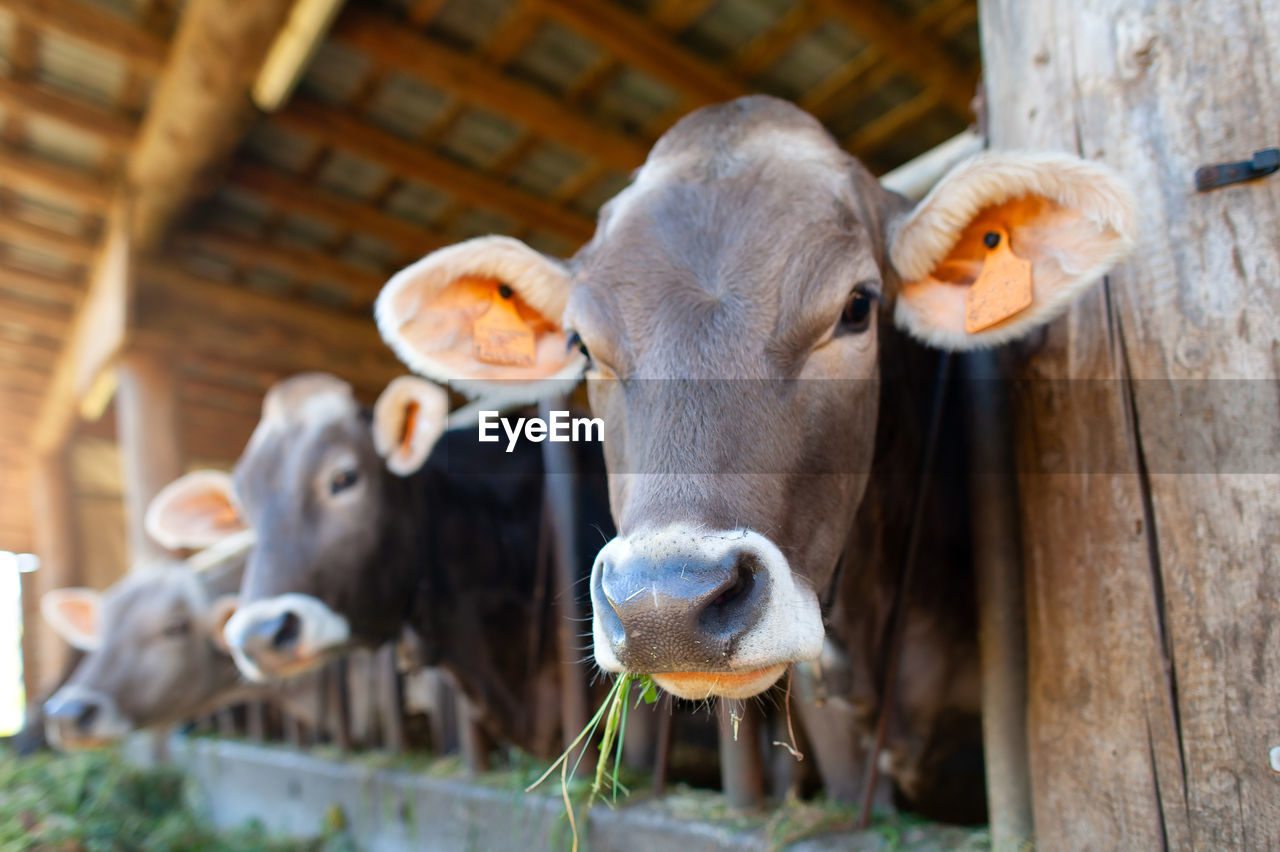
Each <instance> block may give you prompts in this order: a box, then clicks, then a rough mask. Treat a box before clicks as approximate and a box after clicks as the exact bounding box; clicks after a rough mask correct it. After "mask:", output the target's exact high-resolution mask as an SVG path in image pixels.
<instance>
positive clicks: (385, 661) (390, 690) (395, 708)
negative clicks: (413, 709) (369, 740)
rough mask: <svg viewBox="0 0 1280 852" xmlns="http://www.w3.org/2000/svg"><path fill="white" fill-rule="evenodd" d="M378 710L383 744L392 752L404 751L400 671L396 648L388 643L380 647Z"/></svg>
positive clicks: (378, 655)
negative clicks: (397, 668) (397, 665)
mask: <svg viewBox="0 0 1280 852" xmlns="http://www.w3.org/2000/svg"><path fill="white" fill-rule="evenodd" d="M377 657H378V662H377V666H378V712H379V715H380V718H381V721H382V744H383V747H384V748H385V749H386V750H387V751H389V752H391V753H392V754H400V753H401V752H402V751H404V742H405V741H404V718H403V716H402V715H401V701H400V673H399V672H397V671H396V649H395V646H394V645H391V644H386V645H383V646H382V647H381V648H379V649H378V654H377Z"/></svg>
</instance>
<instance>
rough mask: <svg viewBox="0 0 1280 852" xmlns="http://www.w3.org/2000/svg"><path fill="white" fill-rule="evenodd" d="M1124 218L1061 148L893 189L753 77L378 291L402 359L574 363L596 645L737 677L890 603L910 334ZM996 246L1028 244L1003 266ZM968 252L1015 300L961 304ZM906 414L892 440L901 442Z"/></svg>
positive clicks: (974, 340)
mask: <svg viewBox="0 0 1280 852" xmlns="http://www.w3.org/2000/svg"><path fill="white" fill-rule="evenodd" d="M1135 222H1136V214H1135V211H1134V204H1133V202H1132V200H1131V196H1130V194H1129V193H1128V191H1127V190H1126V188H1125V187H1124V185H1123V183H1122V182H1120V181H1119V180H1118V179H1117V178H1116V177H1115V176H1114V175H1113V174H1112V173H1111V172H1110V171H1108V170H1107V169H1105V168H1103V167H1101V166H1099V165H1096V164H1092V163H1087V162H1084V161H1081V160H1079V159H1076V158H1074V157H1068V156H1064V155H1056V154H1025V153H1023V154H1002V153H986V154H983V155H979V156H978V157H975V158H973V159H972V160H969V161H967V162H965V163H962V164H961V165H959V166H957V167H955V168H954V169H953V170H952V171H951V173H949V174H948V175H947V176H946V177H944V178H943V180H942V181H941V182H940V183H939V184H938V185H937V186H936V187H935V188H934V190H933V191H932V192H931V193H930V194H929V195H928V196H927V197H926V198H925V199H924V200H923V201H921V202H920V203H919V204H917V205H915V206H914V207H913V206H912V205H911V203H910V202H908V201H907V200H906V199H904V198H902V197H901V196H898V195H895V194H894V193H892V192H889V191H887V190H885V189H883V188H882V187H881V186H880V185H879V184H878V183H877V182H876V180H875V179H874V178H873V177H872V175H871V174H870V173H869V172H868V171H867V170H866V169H865V168H864V167H863V166H862V165H861V164H860V163H858V162H857V160H855V159H854V158H853V157H851V156H849V155H848V154H846V153H845V152H844V151H843V150H841V148H840V146H839V145H838V144H836V142H835V141H834V140H833V139H832V138H831V137H830V136H829V135H828V134H827V133H826V131H825V130H824V129H823V127H822V126H821V125H820V124H819V123H818V122H817V121H816V120H814V119H813V118H812V117H811V116H809V115H807V114H805V113H804V112H802V111H801V110H799V109H797V108H796V107H794V106H793V105H791V104H788V103H786V102H783V101H780V100H777V99H773V98H768V97H748V98H742V99H739V100H736V101H733V102H730V103H727V104H722V105H718V106H713V107H707V108H705V109H701V110H698V111H697V112H695V113H693V114H691V115H689V116H687V117H685V118H684V119H682V120H681V121H680V122H678V123H677V124H676V125H675V126H674V127H673V128H672V129H671V130H669V131H668V132H667V133H666V134H664V136H663V137H662V138H661V139H660V140H659V141H658V143H657V144H656V145H655V146H654V148H653V150H652V152H651V153H650V155H649V157H648V159H647V161H646V163H645V164H644V166H643V167H642V168H641V169H640V170H639V171H638V172H637V173H636V175H635V177H634V179H633V181H632V183H631V184H630V185H629V186H628V187H627V188H626V189H624V190H623V191H622V192H621V193H619V194H618V195H617V196H616V197H615V198H613V199H612V200H611V201H610V202H609V203H607V204H606V205H605V206H604V207H603V208H602V210H601V213H600V217H599V222H598V225H597V229H596V233H595V235H594V237H593V239H592V240H591V241H590V242H589V243H588V244H587V245H586V246H585V247H584V248H583V249H582V250H581V251H580V252H578V254H577V255H576V256H574V257H573V258H572V259H571V260H570V261H568V262H567V263H560V262H557V261H555V260H552V259H550V258H547V257H545V256H543V255H541V254H538V253H537V252H535V251H533V250H531V249H529V248H528V247H526V246H524V245H523V244H521V243H519V242H517V241H515V240H511V239H508V238H500V237H487V238H481V239H476V240H471V241H469V242H466V243H462V244H459V245H455V246H452V247H449V248H446V249H442V250H440V251H438V252H435V253H433V254H432V255H429V256H428V257H426V258H424V259H423V260H421V261H419V262H418V263H416V264H414V265H413V266H411V267H409V268H408V269H406V270H404V271H403V272H401V273H399V274H398V275H397V276H395V277H394V278H393V279H392V280H391V281H390V282H389V283H388V285H387V286H386V287H385V288H384V290H383V292H382V294H381V295H380V297H379V299H378V304H377V317H378V323H379V327H380V329H381V331H382V334H383V336H384V338H386V339H387V341H388V342H389V343H390V344H391V345H392V347H393V348H394V349H395V350H396V352H397V353H398V354H399V355H400V356H401V358H402V359H403V360H404V361H405V362H406V363H408V364H409V365H410V366H411V367H413V368H414V369H415V370H416V371H417V372H420V373H422V374H424V375H427V376H430V377H432V378H436V379H441V380H452V381H455V382H458V380H462V381H463V382H464V383H465V384H464V385H463V387H464V388H465V389H469V390H475V389H476V388H477V387H478V386H483V385H488V386H489V387H490V389H492V388H494V387H499V386H500V387H502V388H503V389H504V390H506V391H508V392H512V393H518V392H521V391H523V393H524V394H525V395H526V396H530V397H532V396H536V395H537V394H539V393H540V392H542V391H543V390H544V389H545V387H537V384H538V383H542V385H544V386H545V385H546V384H547V383H548V382H550V383H552V384H560V385H562V384H563V382H564V380H566V379H567V378H570V377H572V376H574V375H577V373H578V371H580V370H582V369H583V367H585V366H587V365H588V364H589V371H588V372H587V378H588V391H589V394H590V398H591V405H592V409H593V413H594V414H595V415H597V416H599V417H601V418H603V420H604V422H605V456H606V460H607V463H608V468H609V473H610V477H609V480H610V497H611V504H612V510H613V513H614V517H615V519H616V521H617V526H618V531H619V534H618V536H617V537H616V538H614V539H613V540H612V541H610V542H609V543H608V544H607V545H606V546H605V547H604V548H603V549H602V550H601V551H600V553H599V555H598V556H597V559H596V562H595V566H594V570H593V574H592V581H591V593H592V600H593V603H594V617H593V634H594V639H595V657H596V660H597V662H598V663H599V665H600V666H601V667H602V668H603V669H605V670H608V671H622V670H624V669H625V670H631V671H639V672H651V673H652V674H653V676H654V680H655V681H656V682H657V683H658V684H659V685H660V686H662V687H663V688H665V689H667V690H669V691H671V692H673V693H675V694H676V695H680V696H686V697H706V696H712V695H719V696H728V697H743V696H750V695H755V694H757V693H759V692H761V691H762V690H764V689H767V688H768V687H769V686H770V685H772V684H773V683H774V682H776V681H777V680H778V678H779V677H780V676H781V675H782V673H783V672H784V671H786V670H787V668H788V666H789V665H791V664H792V663H795V662H799V661H806V660H812V659H814V658H816V657H817V656H818V655H819V652H820V651H821V649H822V647H823V642H824V633H825V632H826V631H824V623H823V611H822V610H823V608H822V606H821V605H820V602H821V601H823V600H826V599H828V598H829V599H831V600H833V601H834V602H835V604H834V605H835V609H834V610H833V611H832V613H831V616H832V618H831V622H830V625H829V630H830V634H831V635H832V637H833V638H834V639H835V640H836V641H837V642H838V643H839V644H840V645H841V646H843V647H844V648H846V649H849V651H850V653H851V654H853V655H854V656H855V657H856V656H861V655H863V649H864V648H865V645H866V641H867V639H866V634H867V633H868V632H872V633H874V632H876V631H874V630H872V631H868V629H867V628H868V625H872V626H874V625H876V624H877V623H879V622H880V621H882V620H883V617H884V613H885V607H886V603H887V601H888V600H889V599H891V597H892V591H893V586H892V583H893V572H894V571H896V568H897V566H896V565H893V564H892V563H891V562H888V561H887V559H888V555H889V552H890V551H891V550H892V548H888V547H887V546H886V539H887V538H888V537H889V536H891V535H899V534H900V533H902V529H901V527H900V526H899V527H896V528H889V526H888V524H889V521H890V520H891V519H892V518H893V517H895V512H894V511H893V507H892V506H891V505H889V504H890V503H892V502H895V501H896V502H898V503H901V502H902V498H900V497H897V498H893V499H892V500H891V499H890V497H891V496H892V495H890V494H888V493H887V492H888V490H891V489H890V488H889V486H890V485H893V483H890V482H889V480H887V479H884V478H878V477H881V468H882V464H881V463H882V461H884V459H882V457H881V456H880V455H879V449H880V448H882V447H884V446H885V444H886V443H889V442H890V439H894V438H896V437H897V435H896V433H897V432H898V431H899V430H900V429H902V428H904V427H903V424H901V423H899V422H896V421H895V420H894V419H893V418H896V417H897V413H896V412H897V410H898V408H899V407H900V405H901V402H902V400H901V397H902V395H904V394H905V393H907V392H908V391H909V390H910V387H909V382H907V381H906V378H907V377H909V376H910V371H909V370H908V368H907V364H906V362H907V360H908V359H909V358H910V357H911V356H910V354H904V353H908V350H910V349H911V348H912V347H913V345H912V344H908V342H907V340H906V336H909V337H910V338H913V339H914V340H916V341H920V342H923V343H924V344H927V345H929V346H932V347H935V348H940V349H950V350H965V349H973V348H978V347H988V346H994V345H997V344H1000V343H1004V342H1006V341H1010V340H1014V339H1016V338H1019V337H1022V336H1024V335H1025V334H1027V333H1028V332H1029V331H1030V330H1032V329H1034V328H1036V327H1038V326H1040V325H1042V324H1044V323H1046V322H1048V321H1050V320H1052V319H1054V318H1055V317H1057V316H1059V315H1060V314H1061V313H1062V312H1063V311H1065V310H1066V309H1067V307H1068V306H1069V305H1070V304H1071V303H1072V302H1073V300H1075V299H1076V298H1077V297H1078V296H1079V295H1080V294H1081V293H1083V292H1084V291H1085V289H1086V288H1088V287H1089V286H1090V284H1091V283H1092V282H1093V281H1095V280H1096V279H1097V278H1098V277H1099V276H1101V275H1102V274H1103V273H1104V272H1105V271H1106V270H1107V269H1108V268H1109V267H1110V266H1111V265H1112V264H1113V263H1115V262H1116V261H1117V260H1118V259H1119V258H1120V257H1122V256H1123V255H1124V254H1125V252H1126V251H1127V250H1128V249H1129V247H1130V246H1131V244H1132V241H1133V235H1134V233H1135ZM1010 251H1011V252H1012V260H1011V259H1010V256H1009V254H1008V253H1009V252H1010ZM1001 257H1003V258H1004V260H1005V262H1006V263H1008V264H1012V265H1014V266H1016V265H1017V264H1018V263H1019V261H1022V262H1025V263H1026V264H1027V266H1028V269H1029V272H1027V273H1023V274H1022V275H1013V276H1012V277H1008V276H1006V277H1005V278H1004V279H1001V280H996V273H997V272H998V271H999V270H998V268H997V261H998V260H999V259H1000V258H1001ZM987 264H990V271H989V274H988V275H986V276H984V277H983V278H982V281H983V283H984V286H987V285H990V286H995V287H996V289H997V290H1000V289H1001V288H1002V287H1006V286H1007V289H1008V291H1009V293H1011V294H1012V295H1014V296H1015V297H1016V296H1019V295H1024V296H1025V297H1026V303H1025V305H1024V304H1023V303H1022V302H1021V301H1017V300H1015V301H1014V302H1013V303H1012V304H1011V305H1010V306H1008V307H1006V308H1005V309H1004V310H1000V309H999V308H1000V305H999V304H994V305H993V304H988V305H986V308H988V309H987V310H984V309H983V308H984V306H983V305H982V304H981V303H977V304H976V305H975V306H970V305H967V303H966V302H967V298H968V296H969V293H970V290H971V289H973V288H972V285H973V284H974V283H975V282H976V281H977V280H978V278H979V274H980V272H981V271H982V270H983V269H984V266H986V265H987ZM1028 279H1029V280H1028ZM1020 287H1027V288H1029V292H1028V293H1025V294H1019V293H1018V290H1019V288H1020ZM974 292H975V294H976V295H980V294H981V293H982V291H980V290H975V291H974ZM495 293H498V294H499V295H498V296H495V295H494V294H495ZM506 294H510V301H512V302H513V303H514V305H515V306H516V309H517V311H518V313H519V315H520V316H521V317H522V318H523V320H524V325H525V328H524V332H525V333H527V334H529V335H532V336H533V338H534V342H535V346H534V347H533V348H532V353H531V356H532V357H513V355H512V353H509V352H503V351H497V352H496V357H495V353H494V351H493V348H492V345H491V344H492V342H493V341H492V340H490V339H489V338H488V336H487V335H488V332H487V331H485V332H484V333H482V334H479V335H478V334H477V333H476V332H475V323H476V321H477V319H478V318H480V317H481V316H483V315H484V314H485V313H486V311H488V310H491V307H490V306H491V305H497V304H498V301H497V299H498V298H500V297H501V296H503V295H506ZM976 295H975V299H976ZM904 333H905V335H904ZM482 338H483V339H482ZM486 347H488V349H486ZM476 352H479V353H480V355H481V356H484V357H483V358H480V357H478V356H477V355H476V354H475V353H476ZM521 354H522V353H520V352H516V353H514V355H515V356H519V355H521ZM917 387H919V386H918V385H917ZM906 437H908V436H904V437H903V439H902V440H899V441H897V443H900V444H903V445H904V446H902V447H900V448H898V449H896V450H895V452H896V453H897V454H898V456H899V458H901V457H902V456H903V454H908V455H909V453H910V452H913V451H918V449H919V445H918V444H916V445H915V446H914V447H913V446H911V443H910V441H908V440H906ZM902 481H906V480H902ZM902 481H899V482H898V483H897V485H896V486H894V487H895V488H896V489H897V490H898V491H900V490H901V483H902ZM869 483H870V484H869ZM864 495H867V496H868V498H870V497H875V498H876V499H874V500H870V499H869V500H865V501H864V499H863V498H864ZM908 499H909V495H908ZM860 506H863V507H864V511H863V512H862V513H861V514H860V512H859V507H860ZM872 513H880V516H881V517H882V518H885V519H886V521H885V523H883V524H876V523H874V517H873V514H872ZM929 532H930V531H929V530H928V529H926V530H924V535H925V536H926V538H927V537H928V535H929ZM895 546H896V545H895ZM839 564H842V565H843V566H844V567H843V570H842V571H841V572H840V574H839V580H840V586H841V588H839V589H836V590H834V593H832V592H831V590H829V586H830V584H831V583H832V579H833V577H834V576H836V567H837V565H839ZM932 567H933V568H934V569H935V570H939V571H943V572H944V573H945V568H946V565H945V564H936V565H934V566H932ZM886 583H887V584H888V585H886ZM930 597H931V598H932V600H931V601H930V603H931V605H933V606H934V607H935V609H934V611H933V612H926V613H924V618H923V623H924V624H925V625H926V626H927V625H929V624H933V625H937V626H939V629H940V630H941V632H940V633H939V634H938V635H940V636H943V637H945V636H946V635H947V632H946V630H945V629H944V628H945V625H946V624H947V622H948V621H949V620H951V619H952V616H951V614H950V613H948V612H947V611H946V608H947V602H946V600H945V599H942V600H939V598H941V597H942V596H940V595H932V596H930ZM939 607H940V609H939ZM912 614H913V621H916V620H919V619H917V618H916V616H917V614H916V612H915V611H913V613H912ZM928 632H929V631H928V630H927V629H926V630H925V631H924V633H925V634H927V633H928ZM938 645H939V642H938V641H936V638H935V639H930V640H928V641H926V642H925V643H924V645H923V646H922V647H935V648H936V647H937V646H938ZM964 647H965V648H966V649H969V648H972V642H971V641H970V642H969V644H967V645H965V646H964ZM938 652H939V653H954V652H953V651H951V650H950V649H948V648H946V646H945V642H944V643H942V648H941V649H939V651H938ZM924 662H925V663H930V665H927V666H925V667H924V668H925V669H926V670H927V669H930V668H932V669H937V668H938V667H937V666H933V665H931V661H929V660H928V659H927V658H926V659H925V660H924ZM931 677H933V676H932V675H931ZM937 679H938V680H939V681H941V682H939V683H937V684H935V686H936V690H944V691H945V690H948V689H951V686H952V684H953V683H955V682H956V681H955V678H953V677H952V676H951V675H950V674H948V675H947V676H946V677H940V676H939V677H937ZM961 680H963V678H961ZM907 687H908V688H907V690H906V692H907V693H908V695H907V696H905V697H904V700H912V701H918V700H920V699H919V697H918V695H917V693H921V692H923V693H926V694H927V693H928V692H930V689H929V688H927V685H925V684H920V683H913V682H911V681H908V683H907ZM936 690H934V691H935V692H936ZM961 691H962V692H963V691H964V690H961ZM932 700H934V701H935V703H936V701H937V700H938V699H937V698H936V697H935V699H932ZM907 715H908V716H910V715H911V714H910V713H908V714H907ZM926 715H928V716H929V717H931V718H933V717H936V714H933V713H929V714H926Z"/></svg>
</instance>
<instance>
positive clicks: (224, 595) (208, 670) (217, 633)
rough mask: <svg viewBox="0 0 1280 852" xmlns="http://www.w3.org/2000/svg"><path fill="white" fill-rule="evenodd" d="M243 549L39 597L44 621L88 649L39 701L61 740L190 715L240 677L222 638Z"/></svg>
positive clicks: (102, 736) (90, 738)
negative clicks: (209, 563) (102, 586)
mask: <svg viewBox="0 0 1280 852" xmlns="http://www.w3.org/2000/svg"><path fill="white" fill-rule="evenodd" d="M243 569H244V558H243V554H241V555H240V556H233V557H231V558H229V559H227V558H224V559H223V560H222V561H221V562H220V563H219V564H218V565H216V566H214V567H210V568H205V569H198V568H195V567H192V566H191V565H188V564H183V563H176V564H163V565H159V566H155V567H151V568H146V569H141V570H138V571H134V572H131V573H130V574H129V575H128V576H126V577H125V578H124V579H122V580H120V581H119V582H117V583H116V584H115V585H113V586H111V588H109V589H107V590H106V591H105V592H103V593H101V594H100V593H98V592H96V591H94V590H92V589H82V588H68V589H54V590H52V591H50V592H47V593H46V594H45V596H44V597H43V598H42V599H41V601H40V606H41V611H42V613H43V615H44V617H45V620H46V621H48V622H49V624H50V625H51V626H52V627H53V628H54V629H55V630H56V631H57V632H58V633H60V634H61V635H62V636H63V638H65V639H66V640H67V642H68V643H70V644H71V645H72V646H73V647H76V648H78V649H80V650H82V651H85V652H86V656H85V657H84V659H83V660H81V662H80V664H79V665H78V666H77V667H76V670H75V671H74V672H73V673H72V674H71V677H70V678H69V679H68V680H67V682H66V684H64V685H63V686H62V688H61V689H59V690H58V691H57V692H56V693H54V695H53V696H52V697H51V698H50V699H49V700H48V701H46V702H45V705H44V716H45V729H46V735H47V736H48V738H49V741H50V742H52V743H53V744H54V745H56V746H58V747H59V748H84V747H90V746H94V745H98V744H101V743H105V742H109V741H112V740H115V739H118V738H120V737H122V736H124V735H125V734H127V733H129V732H130V731H132V730H134V729H137V728H143V727H146V726H148V725H156V724H162V723H165V722H173V721H177V720H180V719H186V718H190V717H191V716H194V715H196V714H197V713H199V712H202V709H203V708H204V707H205V706H206V705H207V704H208V703H209V702H210V701H211V700H213V699H215V698H216V697H218V696H219V694H220V693H222V692H224V691H225V690H226V689H228V688H230V687H232V686H233V685H234V684H235V682H236V681H237V679H238V674H237V672H236V669H235V665H234V664H233V663H232V662H231V658H230V656H228V654H227V649H226V645H225V644H224V643H223V641H222V628H223V625H224V624H225V623H226V620H227V618H228V617H229V616H230V614H231V612H232V611H233V610H234V609H235V589H236V587H237V586H239V584H240V578H241V575H242V573H243Z"/></svg>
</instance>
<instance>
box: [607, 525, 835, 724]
mask: <svg viewBox="0 0 1280 852" xmlns="http://www.w3.org/2000/svg"><path fill="white" fill-rule="evenodd" d="M591 603H592V608H593V610H594V615H593V618H592V633H593V635H594V639H595V655H596V662H597V663H598V664H599V665H600V667H601V668H602V669H604V670H606V671H615V672H617V671H630V672H636V673H647V674H651V675H652V676H653V679H654V681H655V682H656V683H657V684H658V685H659V686H661V687H662V688H663V689H665V690H667V691H668V692H671V693H672V694H674V695H677V696H679V697H681V698H694V699H701V698H709V697H711V696H713V695H718V696H724V697H728V698H745V697H748V696H751V695H756V694H758V693H760V692H763V691H764V690H766V689H768V688H769V687H770V686H772V685H773V683H774V682H775V681H777V679H778V678H779V677H780V676H781V675H782V673H783V672H784V671H786V668H787V666H788V665H790V664H791V663H793V662H797V661H801V660H809V659H813V658H814V657H816V656H818V654H819V653H820V652H821V650H822V638H823V628H822V617H821V614H820V612H819V608H818V600H817V597H816V596H815V595H814V594H813V591H812V590H811V589H809V588H808V587H807V586H805V585H803V584H801V583H798V582H797V581H796V579H795V577H794V576H793V574H792V572H791V568H790V566H789V565H788V563H787V560H786V558H785V557H784V556H783V555H782V553H781V552H780V551H779V550H778V548H777V547H776V546H775V545H774V544H773V542H771V541H769V539H767V538H765V537H764V536H762V535H760V534H759V533H754V532H751V531H749V530H698V529H691V528H687V527H668V528H665V529H662V530H658V531H655V532H650V533H645V534H643V535H638V536H629V537H619V538H615V539H614V540H613V541H611V542H609V543H608V544H606V545H605V546H604V548H603V549H602V550H601V551H600V553H599V554H598V555H597V556H596V561H595V565H594V566H593V567H592V571H591Z"/></svg>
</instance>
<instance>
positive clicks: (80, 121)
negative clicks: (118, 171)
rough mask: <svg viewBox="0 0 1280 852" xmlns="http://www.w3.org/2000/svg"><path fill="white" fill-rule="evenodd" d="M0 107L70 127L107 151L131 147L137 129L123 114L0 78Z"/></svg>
mask: <svg viewBox="0 0 1280 852" xmlns="http://www.w3.org/2000/svg"><path fill="white" fill-rule="evenodd" d="M0 105H2V106H4V108H5V109H6V111H8V112H10V113H12V114H14V115H20V116H23V117H29V116H33V115H35V116H41V117H44V118H50V119H53V120H55V121H59V122H62V123H63V124H66V125H69V126H71V127H74V128H75V129H77V130H81V131H83V132H85V133H88V134H90V135H91V136H94V137H95V138H97V139H98V140H99V141H100V142H101V143H102V144H103V145H104V146H105V147H107V148H108V149H109V150H111V151H116V152H120V151H125V150H127V149H128V148H129V146H130V145H132V144H133V140H134V136H135V135H136V134H137V130H138V126H137V122H135V121H134V120H133V119H132V118H130V117H129V116H128V115H125V114H124V113H122V112H120V111H118V110H113V109H108V108H106V107H102V106H99V105H97V104H93V103H90V102H88V101H84V100H81V99H79V98H73V97H68V96H67V95H63V94H60V93H59V92H57V91H55V90H53V89H50V88H48V87H46V86H37V85H34V84H32V83H22V82H19V81H17V80H12V79H7V78H3V77H0Z"/></svg>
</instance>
